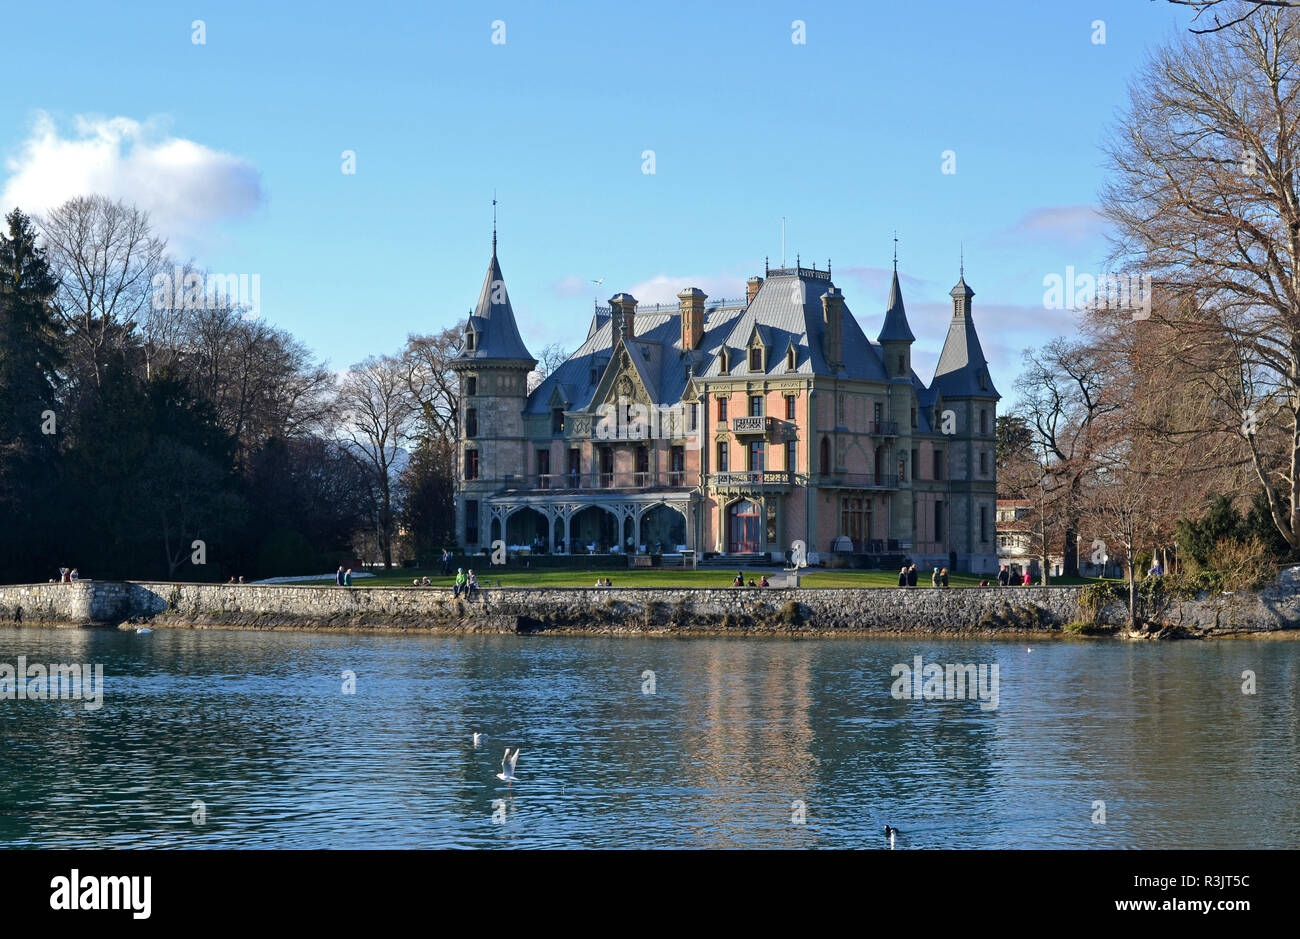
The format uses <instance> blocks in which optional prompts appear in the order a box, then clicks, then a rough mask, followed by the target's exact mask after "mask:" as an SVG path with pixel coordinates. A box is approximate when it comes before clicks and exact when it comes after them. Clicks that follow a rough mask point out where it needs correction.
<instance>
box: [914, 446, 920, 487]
mask: <svg viewBox="0 0 1300 939" xmlns="http://www.w3.org/2000/svg"><path fill="white" fill-rule="evenodd" d="M920 478H921V451H920V450H918V449H917V448H916V447H913V448H912V479H913V481H915V480H918V479H920Z"/></svg>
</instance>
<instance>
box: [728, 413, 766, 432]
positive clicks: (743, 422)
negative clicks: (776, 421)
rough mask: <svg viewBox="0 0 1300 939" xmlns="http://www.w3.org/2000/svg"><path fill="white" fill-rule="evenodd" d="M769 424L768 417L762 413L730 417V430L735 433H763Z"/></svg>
mask: <svg viewBox="0 0 1300 939" xmlns="http://www.w3.org/2000/svg"><path fill="white" fill-rule="evenodd" d="M769 426H770V424H769V422H768V418H766V417H763V416H762V415H760V416H758V417H733V418H732V419H731V431H732V433H735V434H765V433H767V429H768V427H769Z"/></svg>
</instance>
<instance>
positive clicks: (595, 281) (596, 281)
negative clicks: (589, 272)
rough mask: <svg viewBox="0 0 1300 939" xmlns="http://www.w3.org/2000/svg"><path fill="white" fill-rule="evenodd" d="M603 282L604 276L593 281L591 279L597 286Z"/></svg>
mask: <svg viewBox="0 0 1300 939" xmlns="http://www.w3.org/2000/svg"><path fill="white" fill-rule="evenodd" d="M604 282H605V278H603V277H602V278H601V279H600V280H593V281H592V283H593V284H595V285H596V286H597V287H599V286H600V285H601V284H603V283H604Z"/></svg>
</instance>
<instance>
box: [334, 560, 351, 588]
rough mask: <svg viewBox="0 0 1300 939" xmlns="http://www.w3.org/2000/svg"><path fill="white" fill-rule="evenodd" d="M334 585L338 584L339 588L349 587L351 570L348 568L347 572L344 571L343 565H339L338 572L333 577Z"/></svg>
mask: <svg viewBox="0 0 1300 939" xmlns="http://www.w3.org/2000/svg"><path fill="white" fill-rule="evenodd" d="M334 583H336V584H338V585H339V586H340V587H351V586H352V568H350V567H349V568H348V569H347V570H344V569H343V565H342V564H340V565H339V569H338V572H337V573H335V575H334Z"/></svg>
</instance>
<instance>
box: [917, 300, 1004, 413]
mask: <svg viewBox="0 0 1300 939" xmlns="http://www.w3.org/2000/svg"><path fill="white" fill-rule="evenodd" d="M951 296H953V297H961V298H965V300H966V304H965V310H964V311H962V312H954V313H953V316H952V322H951V323H949V324H948V336H947V338H946V339H944V341H943V351H942V352H941V353H939V364H938V365H936V366H935V368H934V380H933V381H931V382H930V388H931V390H933V391H938V392H939V393H940V394H942V395H943V396H944V397H945V398H990V399H993V400H997V399H999V398H1001V397H1002V396H1001V395H999V394H998V392H997V389H996V388H994V387H993V376H992V375H990V374H989V363H988V359H986V358H984V350H983V349H982V348H980V337H979V336H978V335H977V334H976V332H975V323H974V321H973V320H972V319H971V314H970V298H971V297H973V296H975V291H973V290H971V289H970V287H968V286H967V285H966V278H965V276H963V277H962V279H961V280H960V281H958V282H957V286H955V287H953V288H952V293H951ZM981 375H983V376H984V386H983V387H980V376H981Z"/></svg>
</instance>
